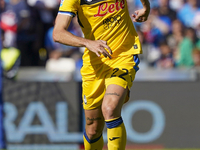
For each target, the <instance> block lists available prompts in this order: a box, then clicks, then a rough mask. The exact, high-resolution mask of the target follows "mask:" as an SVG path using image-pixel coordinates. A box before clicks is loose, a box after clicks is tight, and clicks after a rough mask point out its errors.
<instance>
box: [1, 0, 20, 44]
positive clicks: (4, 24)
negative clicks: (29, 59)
mask: <svg viewBox="0 0 200 150" xmlns="http://www.w3.org/2000/svg"><path fill="white" fill-rule="evenodd" d="M0 4H1V5H0V17H1V19H0V21H1V22H0V27H1V28H2V30H4V31H5V34H4V39H5V40H4V44H5V45H6V46H10V47H11V46H12V47H16V32H17V16H16V13H15V11H14V10H13V9H12V5H11V4H10V3H5V1H4V0H0Z"/></svg>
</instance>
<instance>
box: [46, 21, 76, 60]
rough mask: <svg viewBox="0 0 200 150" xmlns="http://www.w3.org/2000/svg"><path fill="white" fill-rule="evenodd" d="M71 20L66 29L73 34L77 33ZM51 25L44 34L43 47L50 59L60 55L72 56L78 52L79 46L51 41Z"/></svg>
mask: <svg viewBox="0 0 200 150" xmlns="http://www.w3.org/2000/svg"><path fill="white" fill-rule="evenodd" d="M73 19H74V18H73ZM72 24H73V22H72V23H71V24H70V26H69V28H68V30H69V32H71V33H72V34H74V35H77V34H78V33H76V30H74V28H73V25H72ZM52 35H53V27H51V28H50V29H49V30H48V31H47V33H46V36H45V47H46V49H47V51H48V53H49V58H50V59H59V58H60V57H73V54H75V53H79V48H77V47H73V46H67V45H63V44H60V43H57V42H54V41H53V37H52Z"/></svg>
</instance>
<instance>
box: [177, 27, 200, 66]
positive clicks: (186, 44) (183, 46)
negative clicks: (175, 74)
mask: <svg viewBox="0 0 200 150" xmlns="http://www.w3.org/2000/svg"><path fill="white" fill-rule="evenodd" d="M197 44H198V39H197V38H196V33H195V30H194V29H192V28H187V29H186V31H185V37H184V39H183V40H182V42H181V43H180V46H179V50H180V59H179V60H178V65H179V66H184V67H191V66H193V65H194V60H193V50H194V49H195V48H196V46H197Z"/></svg>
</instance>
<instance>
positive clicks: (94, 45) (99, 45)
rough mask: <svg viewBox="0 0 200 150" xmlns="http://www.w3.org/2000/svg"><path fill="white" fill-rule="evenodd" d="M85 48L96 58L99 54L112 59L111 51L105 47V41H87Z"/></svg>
mask: <svg viewBox="0 0 200 150" xmlns="http://www.w3.org/2000/svg"><path fill="white" fill-rule="evenodd" d="M86 47H87V48H88V49H89V50H90V51H92V52H94V53H95V54H96V55H97V56H98V57H100V56H101V54H103V55H104V57H109V58H110V59H111V58H112V57H111V54H112V50H111V49H110V47H109V46H108V45H107V42H106V41H103V40H96V41H92V40H88V42H87V45H86ZM107 50H108V51H107Z"/></svg>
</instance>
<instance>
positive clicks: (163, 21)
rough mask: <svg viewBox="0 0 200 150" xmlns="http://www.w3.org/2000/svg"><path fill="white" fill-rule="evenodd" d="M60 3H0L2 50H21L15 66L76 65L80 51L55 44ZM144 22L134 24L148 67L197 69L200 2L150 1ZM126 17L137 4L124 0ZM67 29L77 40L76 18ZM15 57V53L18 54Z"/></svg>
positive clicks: (51, 0) (135, 0) (48, 0)
mask: <svg viewBox="0 0 200 150" xmlns="http://www.w3.org/2000/svg"><path fill="white" fill-rule="evenodd" d="M59 3H60V0H0V18H1V19H0V27H1V30H2V34H1V35H2V39H3V47H4V48H7V49H11V48H12V49H13V48H15V49H17V50H18V51H19V52H20V66H45V65H46V62H47V61H48V60H49V59H54V60H58V59H59V58H63V57H64V58H73V59H74V60H75V62H76V64H77V65H78V66H81V56H82V53H83V51H82V49H80V48H76V47H71V46H66V45H62V44H59V43H55V42H54V41H53V39H52V31H53V25H54V21H55V17H56V15H57V11H58V8H59ZM150 3H151V13H150V16H149V19H148V21H146V22H145V23H134V25H135V28H136V30H137V32H138V34H139V37H140V40H141V42H142V44H143V53H144V54H143V55H141V60H142V62H144V63H145V64H146V65H147V66H148V67H155V68H164V69H166V68H177V67H194V66H200V1H199V0H150ZM128 6H129V11H130V14H132V13H134V11H135V10H137V9H140V8H141V7H142V4H141V2H140V0H128ZM69 31H70V32H71V33H73V34H75V35H77V36H82V32H81V29H80V27H79V25H78V22H77V19H76V17H74V18H73V20H72V23H71V24H70V26H69ZM17 56H18V55H17Z"/></svg>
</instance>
